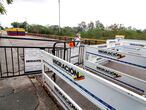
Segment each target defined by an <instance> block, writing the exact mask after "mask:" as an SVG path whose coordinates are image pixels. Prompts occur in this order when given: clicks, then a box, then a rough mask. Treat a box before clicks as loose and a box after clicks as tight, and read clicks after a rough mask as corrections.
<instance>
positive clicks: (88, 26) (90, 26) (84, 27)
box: [11, 20, 146, 40]
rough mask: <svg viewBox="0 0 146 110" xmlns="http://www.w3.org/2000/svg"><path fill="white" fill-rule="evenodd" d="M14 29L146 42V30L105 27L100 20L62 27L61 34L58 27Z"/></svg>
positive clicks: (27, 25)
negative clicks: (123, 38) (116, 36)
mask: <svg viewBox="0 0 146 110" xmlns="http://www.w3.org/2000/svg"><path fill="white" fill-rule="evenodd" d="M11 25H12V26H13V27H20V28H25V29H26V31H28V33H38V34H50V35H60V36H75V34H76V33H80V34H81V36H82V38H95V39H111V38H114V37H115V35H125V36H126V39H139V40H146V29H144V30H138V29H136V28H133V27H131V26H129V27H125V26H124V25H122V24H112V25H110V26H104V25H103V24H102V23H101V22H100V21H99V20H97V21H96V22H90V23H86V22H84V21H82V22H81V23H79V24H78V26H77V27H69V26H65V27H61V32H60V33H58V28H59V27H58V25H46V26H42V25H39V24H31V25H30V24H28V23H27V22H22V23H18V22H13V23H11Z"/></svg>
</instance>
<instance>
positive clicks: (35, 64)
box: [24, 48, 42, 72]
mask: <svg viewBox="0 0 146 110" xmlns="http://www.w3.org/2000/svg"><path fill="white" fill-rule="evenodd" d="M24 52H25V55H24V56H25V72H32V71H39V70H41V69H42V68H41V58H40V49H36V48H25V50H24Z"/></svg>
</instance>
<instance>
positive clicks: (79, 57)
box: [78, 46, 82, 64]
mask: <svg viewBox="0 0 146 110" xmlns="http://www.w3.org/2000/svg"><path fill="white" fill-rule="evenodd" d="M81 57H82V56H81V46H79V56H78V64H80V61H81V60H80V59H81Z"/></svg>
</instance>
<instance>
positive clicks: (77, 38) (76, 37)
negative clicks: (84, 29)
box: [74, 33, 81, 46]
mask: <svg viewBox="0 0 146 110" xmlns="http://www.w3.org/2000/svg"><path fill="white" fill-rule="evenodd" d="M74 41H75V46H80V41H81V35H80V34H79V33H77V34H76V36H75V38H74Z"/></svg>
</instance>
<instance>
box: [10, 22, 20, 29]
mask: <svg viewBox="0 0 146 110" xmlns="http://www.w3.org/2000/svg"><path fill="white" fill-rule="evenodd" d="M11 25H12V26H13V27H14V28H17V27H19V25H20V23H18V22H12V23H11Z"/></svg>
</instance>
